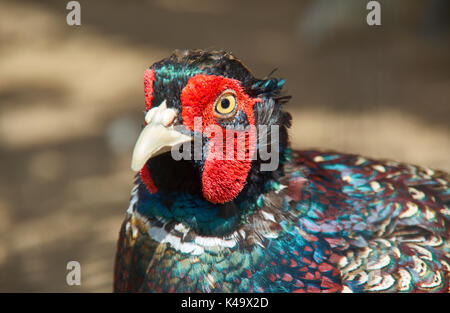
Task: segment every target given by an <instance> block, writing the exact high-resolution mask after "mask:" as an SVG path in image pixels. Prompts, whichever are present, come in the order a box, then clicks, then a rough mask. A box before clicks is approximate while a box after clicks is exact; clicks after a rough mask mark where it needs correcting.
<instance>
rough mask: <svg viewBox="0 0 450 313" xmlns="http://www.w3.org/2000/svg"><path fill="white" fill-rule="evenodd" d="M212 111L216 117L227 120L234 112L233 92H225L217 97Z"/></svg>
mask: <svg viewBox="0 0 450 313" xmlns="http://www.w3.org/2000/svg"><path fill="white" fill-rule="evenodd" d="M214 111H215V113H216V116H218V117H222V118H227V117H231V116H233V115H234V113H235V112H236V96H235V94H234V92H233V91H231V90H225V91H224V92H223V93H222V94H221V95H220V96H219V97H217V100H216V102H215V105H214Z"/></svg>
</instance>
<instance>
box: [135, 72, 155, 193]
mask: <svg viewBox="0 0 450 313" xmlns="http://www.w3.org/2000/svg"><path fill="white" fill-rule="evenodd" d="M154 81H155V70H146V71H145V73H144V93H145V107H146V109H147V111H148V110H150V109H151V107H152V101H153V83H154ZM139 174H140V176H141V180H142V182H143V183H144V185H145V187H146V188H147V190H148V192H150V193H155V192H157V191H158V189H157V188H156V186H155V183H154V182H153V179H152V177H151V175H150V171H149V169H148V167H147V165H144V167H142V169H141V171H140V172H139Z"/></svg>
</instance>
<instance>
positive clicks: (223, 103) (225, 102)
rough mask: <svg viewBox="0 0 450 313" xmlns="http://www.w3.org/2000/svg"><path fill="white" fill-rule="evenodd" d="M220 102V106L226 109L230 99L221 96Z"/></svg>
mask: <svg viewBox="0 0 450 313" xmlns="http://www.w3.org/2000/svg"><path fill="white" fill-rule="evenodd" d="M220 104H221V105H222V108H224V109H228V107H229V106H230V100H228V99H227V98H223V99H222V101H220Z"/></svg>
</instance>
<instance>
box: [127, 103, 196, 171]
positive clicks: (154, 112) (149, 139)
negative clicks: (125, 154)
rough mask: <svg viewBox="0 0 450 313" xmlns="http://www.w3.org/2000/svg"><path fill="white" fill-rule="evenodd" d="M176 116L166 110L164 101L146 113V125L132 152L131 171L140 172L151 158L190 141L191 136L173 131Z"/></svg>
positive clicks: (172, 110)
mask: <svg viewBox="0 0 450 313" xmlns="http://www.w3.org/2000/svg"><path fill="white" fill-rule="evenodd" d="M176 115H177V112H176V111H175V110H174V109H171V108H167V105H166V101H165V100H164V101H163V102H162V103H161V104H160V105H159V106H158V107H156V108H153V109H151V110H149V111H148V112H147V114H146V115H145V121H146V122H147V125H146V126H145V127H144V129H143V130H142V132H141V134H140V135H139V138H138V139H137V142H136V145H135V146H134V150H133V157H132V159H131V169H132V170H133V171H136V172H137V171H140V170H141V168H142V167H143V166H144V165H145V163H146V162H147V161H148V160H150V159H151V158H152V157H155V156H157V155H160V154H162V153H164V152H168V151H170V150H171V149H172V147H173V146H175V145H178V144H182V143H185V142H189V141H191V140H192V137H191V136H187V135H185V134H182V133H180V132H178V131H176V130H174V127H173V122H174V120H175V117H176Z"/></svg>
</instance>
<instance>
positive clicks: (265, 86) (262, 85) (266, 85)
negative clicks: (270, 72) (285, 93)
mask: <svg viewBox="0 0 450 313" xmlns="http://www.w3.org/2000/svg"><path fill="white" fill-rule="evenodd" d="M284 83H285V80H284V79H282V78H280V79H278V78H267V79H261V80H257V81H256V82H255V83H254V84H253V85H252V87H251V89H252V91H253V92H254V93H256V94H257V95H266V96H270V97H273V96H278V95H279V94H280V92H281V88H283V85H284Z"/></svg>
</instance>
